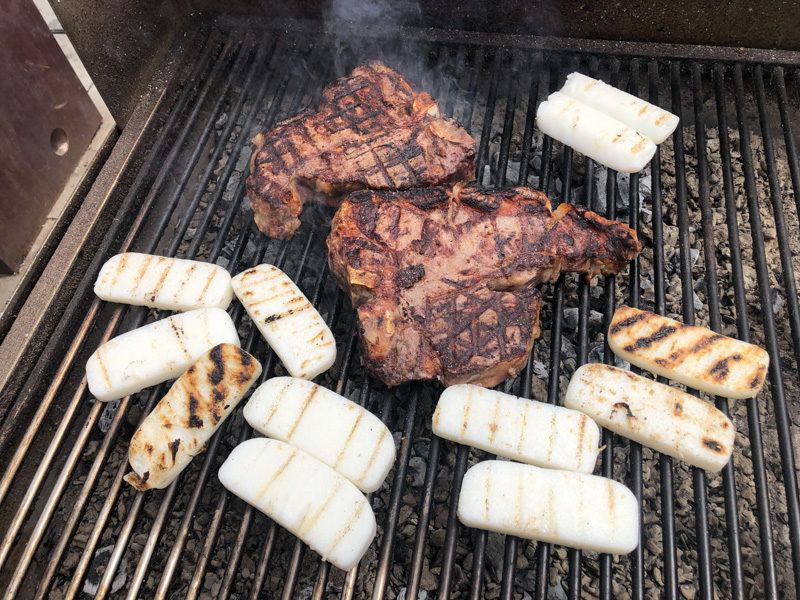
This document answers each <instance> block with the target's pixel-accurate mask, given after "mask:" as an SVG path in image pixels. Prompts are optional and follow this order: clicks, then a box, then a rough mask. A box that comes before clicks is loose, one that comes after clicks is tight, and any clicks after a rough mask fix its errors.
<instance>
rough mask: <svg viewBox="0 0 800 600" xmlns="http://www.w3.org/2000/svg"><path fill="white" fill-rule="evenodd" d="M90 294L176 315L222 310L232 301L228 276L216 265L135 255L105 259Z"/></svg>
mask: <svg viewBox="0 0 800 600" xmlns="http://www.w3.org/2000/svg"><path fill="white" fill-rule="evenodd" d="M94 293H95V294H97V296H98V297H99V298H101V299H103V300H107V301H109V302H122V303H124V304H134V305H136V306H149V307H152V308H160V309H162V310H179V311H187V310H193V309H195V308H222V309H226V308H228V305H229V304H230V303H231V300H232V299H233V290H232V289H231V275H230V273H228V271H227V270H225V269H224V268H222V267H220V266H219V265H215V264H210V263H205V262H201V261H197V260H186V259H183V258H170V257H167V256H154V255H152V254H140V253H138V252H125V253H124V254H117V255H116V256H112V257H111V258H110V259H108V260H107V261H106V262H105V264H104V265H103V268H102V269H100V273H99V274H98V276H97V281H96V282H95V284H94Z"/></svg>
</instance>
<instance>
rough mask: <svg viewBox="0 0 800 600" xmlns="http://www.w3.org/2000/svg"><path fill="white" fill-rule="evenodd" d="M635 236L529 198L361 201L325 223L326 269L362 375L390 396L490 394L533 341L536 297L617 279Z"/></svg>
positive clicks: (438, 192)
mask: <svg viewBox="0 0 800 600" xmlns="http://www.w3.org/2000/svg"><path fill="white" fill-rule="evenodd" d="M640 249H641V245H640V244H639V242H638V240H637V239H636V233H635V232H634V231H632V230H631V229H629V228H628V227H626V226H625V225H622V224H621V223H618V222H616V221H609V220H607V219H604V218H602V217H600V216H599V215H597V214H595V213H593V212H590V211H586V210H583V209H580V208H575V207H572V206H568V205H563V204H562V205H561V206H559V207H558V208H557V209H556V210H555V211H552V210H551V207H550V202H549V201H548V199H547V197H546V196H545V195H544V194H542V193H541V192H537V191H534V190H531V189H528V188H514V189H510V190H504V191H482V190H480V189H478V188H477V187H475V186H473V185H464V184H457V185H456V186H455V187H454V188H452V189H448V188H443V187H437V188H428V189H412V190H407V191H402V192H371V191H362V192H356V193H354V194H352V195H351V196H350V197H349V198H348V200H346V201H345V202H344V203H343V204H342V206H341V207H340V209H339V211H338V212H337V213H336V216H335V217H334V219H333V223H332V229H331V233H330V235H329V237H328V260H329V263H330V266H331V270H332V271H333V273H334V274H335V276H336V278H337V280H338V281H339V284H340V285H341V287H342V288H343V289H344V290H345V291H347V292H348V293H349V294H350V296H351V299H352V301H353V305H354V306H356V307H357V309H358V317H357V318H358V321H359V323H358V328H359V336H360V339H361V343H362V347H363V350H364V356H365V360H366V362H367V366H368V368H369V369H370V371H371V372H372V373H373V374H375V375H376V376H378V377H379V378H381V379H382V380H383V381H385V382H386V383H387V384H389V385H398V384H400V383H403V382H406V381H412V380H416V379H437V378H439V379H441V380H442V381H443V382H444V383H445V384H446V385H452V384H454V383H462V382H472V383H477V384H480V385H485V386H493V385H496V384H497V383H499V382H501V381H503V380H504V379H505V378H506V377H509V376H514V375H516V374H517V372H518V371H519V370H520V369H521V368H522V366H523V365H524V363H525V361H526V360H527V357H528V355H529V354H530V351H531V348H532V346H533V341H534V339H535V338H536V337H538V335H539V325H538V318H539V307H540V303H541V295H540V292H539V291H538V290H537V289H536V288H535V286H536V285H537V284H539V283H541V282H545V281H554V280H555V279H557V278H558V276H559V274H560V273H561V272H562V271H577V272H580V273H585V274H586V275H587V276H590V277H592V276H595V275H599V274H604V275H608V274H615V273H618V272H619V271H621V270H622V269H623V268H624V267H625V266H626V265H627V264H628V262H629V261H630V260H631V259H632V258H634V257H635V256H636V255H637V254H638V252H639V251H640Z"/></svg>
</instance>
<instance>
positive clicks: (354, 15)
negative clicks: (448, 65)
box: [323, 0, 457, 93]
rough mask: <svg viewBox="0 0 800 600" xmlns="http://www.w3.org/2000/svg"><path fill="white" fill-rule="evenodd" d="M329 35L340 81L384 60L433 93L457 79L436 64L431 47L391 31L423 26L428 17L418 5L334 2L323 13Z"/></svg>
mask: <svg viewBox="0 0 800 600" xmlns="http://www.w3.org/2000/svg"><path fill="white" fill-rule="evenodd" d="M323 18H324V25H325V35H326V38H327V39H326V42H327V45H328V47H329V48H330V50H331V52H332V60H333V64H334V69H335V73H334V75H335V76H336V77H341V76H344V75H347V74H348V73H349V72H350V71H352V70H353V68H355V67H356V66H358V65H360V64H362V63H365V62H368V61H373V60H378V61H381V62H383V63H385V64H387V65H388V66H390V67H391V68H393V69H395V70H397V71H398V72H399V73H401V74H403V75H405V76H406V77H407V78H409V79H410V80H411V81H412V82H414V83H415V84H416V85H417V86H419V87H420V88H421V89H424V90H427V91H429V92H431V93H433V92H434V91H435V90H436V89H437V88H438V89H442V87H443V84H444V83H445V82H447V83H452V84H456V86H457V82H456V81H455V79H454V78H453V75H452V74H450V73H448V72H446V70H445V69H444V68H442V67H441V66H439V65H438V64H436V61H435V56H433V54H432V47H431V45H430V43H428V42H425V41H424V40H420V39H416V38H414V37H413V36H408V35H406V36H404V35H402V34H400V35H398V34H397V32H396V30H395V31H393V32H391V33H389V32H388V31H387V32H385V33H384V34H383V35H381V32H383V31H384V30H385V29H390V28H397V27H420V26H421V25H422V21H423V16H422V10H421V8H420V5H419V2H418V1H417V0H401V1H399V2H392V1H390V0H365V1H362V0H331V1H330V4H329V5H328V7H327V8H326V10H324V12H323Z"/></svg>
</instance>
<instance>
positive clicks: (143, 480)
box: [125, 344, 261, 491]
mask: <svg viewBox="0 0 800 600" xmlns="http://www.w3.org/2000/svg"><path fill="white" fill-rule="evenodd" d="M259 375H261V365H260V364H259V362H258V361H257V360H256V359H255V358H253V357H252V356H251V355H250V354H248V353H247V352H245V351H244V350H242V349H241V348H239V347H238V346H236V345H234V344H220V345H218V346H214V347H213V348H212V349H211V350H209V351H208V352H206V353H205V354H204V355H203V356H201V357H200V358H198V359H197V360H196V361H195V362H194V363H192V366H191V367H189V369H188V370H187V371H186V372H185V373H184V374H183V375H181V376H180V377H179V378H178V379H177V381H175V383H173V384H172V387H171V388H170V389H169V392H167V394H166V395H165V396H164V397H163V398H162V399H161V401H160V402H159V403H158V404H157V405H156V407H155V408H154V409H153V411H152V412H151V413H150V414H149V415H147V418H145V420H144V421H143V422H142V424H141V425H140V426H139V429H137V430H136V433H134V434H133V438H132V439H131V445H130V447H129V448H128V461H129V462H130V464H131V467H132V468H133V471H134V472H133V473H128V474H127V475H126V476H125V481H127V482H128V483H130V484H131V485H132V486H133V487H135V488H136V489H138V490H141V491H144V490H149V489H151V488H157V489H163V488H165V487H167V486H168V485H169V484H170V483H172V482H173V481H174V480H175V478H176V477H177V476H178V475H179V474H180V472H181V471H183V469H184V468H186V466H187V465H188V464H189V463H190V462H191V460H192V458H194V457H195V456H196V455H197V454H199V453H200V452H202V451H203V450H204V449H205V447H206V443H207V442H208V440H210V439H211V436H212V435H214V432H216V431H217V429H219V427H220V425H222V423H224V422H225V419H227V418H228V415H230V414H231V412H232V411H233V409H234V408H236V406H237V405H238V404H239V401H240V400H241V399H242V398H243V397H244V395H245V394H246V393H247V390H249V389H250V386H252V385H253V384H254V383H255V381H256V380H257V379H258V376H259Z"/></svg>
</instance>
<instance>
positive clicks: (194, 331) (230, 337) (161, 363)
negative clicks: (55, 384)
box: [86, 308, 240, 402]
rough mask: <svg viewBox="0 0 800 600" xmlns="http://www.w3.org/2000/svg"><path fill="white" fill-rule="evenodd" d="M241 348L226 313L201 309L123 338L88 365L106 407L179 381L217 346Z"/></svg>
mask: <svg viewBox="0 0 800 600" xmlns="http://www.w3.org/2000/svg"><path fill="white" fill-rule="evenodd" d="M226 343H227V344H235V345H236V346H239V345H240V343H239V335H238V334H237V333H236V326H235V325H234V324H233V321H232V320H231V318H230V316H229V315H228V313H226V312H225V311H224V310H222V309H221V308H199V309H197V310H192V311H189V312H185V313H181V314H178V315H173V316H171V317H167V318H166V319H161V320H160V321H156V322H155V323H150V324H149V325H145V326H144V327H139V328H138V329H134V330H133V331H129V332H127V333H123V334H122V335H119V336H117V337H115V338H113V339H111V340H109V341H107V342H106V343H105V344H103V345H102V346H100V347H99V348H98V349H97V350H95V352H94V354H92V356H90V357H89V360H88V362H87V363H86V381H87V383H88V384H89V391H90V392H91V393H92V395H93V396H94V397H95V398H97V399H98V400H101V401H103V402H108V401H110V400H116V399H117V398H123V397H125V396H128V395H129V394H135V393H136V392H139V391H141V390H143V389H144V388H146V387H150V386H151V385H156V384H159V383H161V382H162V381H167V380H168V379H173V378H175V377H178V376H179V375H180V374H181V373H183V372H184V371H185V370H186V369H188V368H189V365H191V364H192V363H193V362H194V361H195V360H197V359H198V358H199V357H200V356H201V355H203V354H204V353H206V352H207V351H208V350H210V349H211V348H213V347H214V346H216V345H217V344H226Z"/></svg>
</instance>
